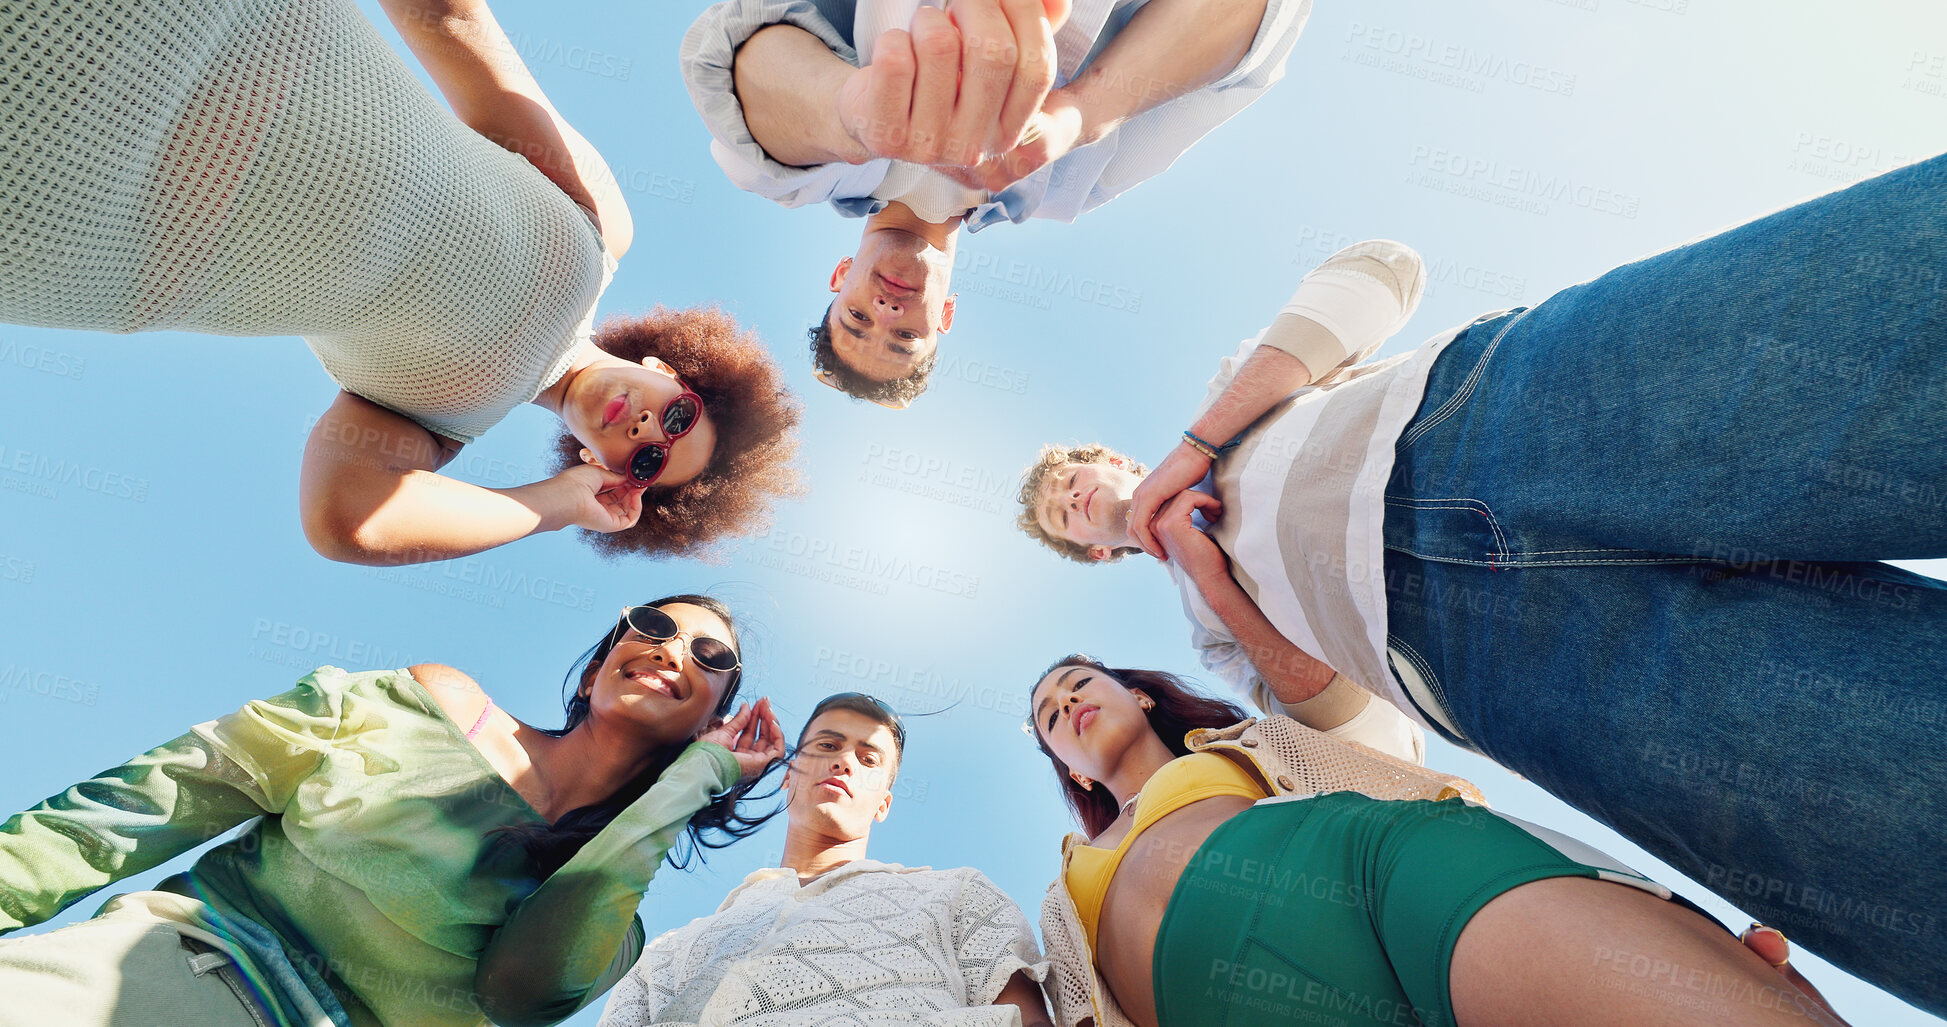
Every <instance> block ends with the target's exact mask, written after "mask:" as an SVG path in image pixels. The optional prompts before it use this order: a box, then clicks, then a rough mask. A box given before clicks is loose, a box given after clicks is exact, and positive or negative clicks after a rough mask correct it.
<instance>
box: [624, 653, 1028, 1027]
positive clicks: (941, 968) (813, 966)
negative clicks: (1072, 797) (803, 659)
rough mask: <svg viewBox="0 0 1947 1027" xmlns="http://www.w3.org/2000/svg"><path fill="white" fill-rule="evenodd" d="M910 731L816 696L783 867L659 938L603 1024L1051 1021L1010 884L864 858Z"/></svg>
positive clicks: (955, 1025)
mask: <svg viewBox="0 0 1947 1027" xmlns="http://www.w3.org/2000/svg"><path fill="white" fill-rule="evenodd" d="M904 744H905V729H904V728H903V726H902V725H901V723H900V720H899V717H898V715H897V714H895V713H893V711H892V710H891V709H890V708H889V707H887V706H885V705H884V704H883V703H881V702H880V701H879V700H877V699H874V698H872V697H871V696H868V695H864V694H862V693H857V692H845V693H840V694H838V695H834V696H829V697H827V698H826V699H825V700H823V701H822V702H820V703H819V704H818V705H817V707H815V708H814V709H813V711H812V715H811V718H810V719H809V720H808V721H807V722H806V724H805V727H804V731H803V732H802V733H801V734H800V735H799V738H798V745H797V748H796V750H795V755H794V756H793V758H792V760H791V763H790V764H789V766H788V767H787V769H786V771H785V778H784V786H785V789H786V792H787V794H788V796H789V800H788V805H787V806H786V815H787V817H788V818H789V823H790V826H789V829H788V831H787V833H786V834H785V840H784V857H783V860H782V862H783V866H780V867H773V868H769V869H765V870H759V871H756V872H755V873H753V874H751V875H750V876H749V877H746V878H745V879H744V883H743V884H741V885H739V886H737V888H735V889H734V890H732V891H731V893H730V894H729V896H728V897H726V898H725V899H724V900H723V905H722V906H720V907H718V909H717V911H716V912H715V913H713V914H711V915H710V916H706V917H700V918H698V919H696V920H694V921H691V922H690V923H689V924H688V925H686V926H684V927H679V928H677V929H676V930H673V931H670V932H668V933H666V934H664V935H662V936H661V937H659V938H657V939H655V940H654V941H651V942H650V943H649V944H648V946H647V947H646V948H644V950H643V953H642V957H641V959H639V960H638V961H637V962H636V965H635V967H634V968H633V969H631V970H630V971H629V973H628V975H627V976H625V977H624V978H622V980H621V981H620V982H619V983H617V984H616V986H615V990H614V991H613V992H611V993H610V995H609V1000H608V1006H607V1008H605V1009H604V1010H603V1011H602V1021H601V1022H602V1027H641V1025H644V1024H700V1025H727V1024H738V1025H744V1027H756V1025H763V1027H784V1025H792V1027H813V1025H819V1024H828V1023H829V1024H856V1023H859V1022H862V1020H863V1019H864V1018H865V1017H866V1016H869V1017H870V1022H872V1023H886V1024H891V1023H902V1024H929V1025H939V1027H948V1025H951V1027H1010V1025H1021V1027H1036V1025H1045V1024H1048V1023H1049V1022H1050V1021H1049V1019H1048V1013H1047V1005H1046V1002H1045V1000H1044V998H1043V996H1042V992H1041V985H1040V983H1039V982H1040V981H1041V980H1042V979H1043V978H1044V977H1045V976H1046V975H1047V963H1046V962H1045V961H1044V960H1043V959H1042V958H1041V953H1040V949H1039V947H1038V946H1037V945H1036V944H1035V940H1034V931H1033V929H1032V928H1031V927H1030V926H1029V925H1028V921H1027V918H1026V917H1024V916H1023V915H1022V914H1021V910H1020V907H1018V906H1016V905H1015V904H1014V901H1013V900H1012V899H1010V898H1008V897H1007V895H1006V893H1004V892H1002V891H1001V890H1000V889H999V888H998V887H996V886H995V885H994V883H993V882H992V881H989V880H988V879H987V878H986V877H985V876H983V875H982V874H981V873H980V872H979V871H977V870H973V869H971V868H967V867H959V868H953V869H947V870H932V869H928V868H923V867H921V868H911V867H903V866H899V865H897V864H893V863H880V862H877V861H875V860H871V859H867V858H865V850H866V844H867V842H868V841H870V839H871V834H872V825H873V824H874V823H876V822H878V821H881V820H884V819H885V818H886V815H887V814H888V813H889V812H890V811H891V809H892V786H893V781H894V779H895V778H896V777H897V776H898V773H899V764H900V760H901V758H902V756H903V754H904V753H903V750H904ZM867 1011H869V1013H868V1012H867Z"/></svg>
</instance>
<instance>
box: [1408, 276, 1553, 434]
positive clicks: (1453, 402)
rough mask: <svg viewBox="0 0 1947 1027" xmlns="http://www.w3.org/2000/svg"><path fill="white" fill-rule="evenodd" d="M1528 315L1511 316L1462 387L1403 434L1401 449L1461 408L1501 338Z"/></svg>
mask: <svg viewBox="0 0 1947 1027" xmlns="http://www.w3.org/2000/svg"><path fill="white" fill-rule="evenodd" d="M1530 309H1533V308H1530ZM1527 316H1528V311H1526V310H1524V311H1522V312H1521V313H1519V314H1516V315H1514V317H1513V318H1511V319H1510V320H1509V321H1508V323H1507V324H1506V325H1505V326H1503V327H1502V328H1501V330H1500V331H1499V332H1497V333H1495V335H1494V339H1493V341H1491V342H1489V343H1488V344H1487V348H1486V349H1485V350H1482V351H1481V358H1480V359H1479V360H1477V361H1475V362H1474V366H1473V368H1472V369H1471V370H1469V371H1468V372H1467V377H1466V378H1465V379H1464V380H1462V381H1461V383H1460V387H1459V388H1457V389H1455V390H1454V394H1453V395H1452V396H1449V397H1447V401H1446V402H1445V403H1442V404H1441V405H1440V408H1439V409H1438V410H1435V411H1434V412H1433V413H1432V414H1430V415H1428V416H1427V419H1426V420H1425V421H1422V422H1421V423H1419V424H1416V425H1414V426H1413V427H1412V429H1411V430H1409V431H1408V432H1407V433H1406V434H1405V435H1403V436H1401V437H1400V440H1399V448H1401V449H1406V448H1410V447H1411V446H1413V445H1414V444H1415V443H1417V442H1419V441H1420V439H1421V438H1422V437H1424V436H1425V435H1426V433H1427V432H1430V431H1432V430H1433V429H1435V428H1437V427H1439V426H1440V423H1441V422H1442V421H1445V420H1446V419H1447V418H1449V417H1452V416H1453V415H1454V413H1455V412H1456V411H1457V410H1459V408H1460V407H1461V406H1462V405H1463V404H1465V403H1466V402H1467V400H1468V399H1469V398H1470V397H1471V396H1472V395H1473V394H1474V386H1475V385H1476V384H1478V383H1479V381H1480V377H1481V374H1482V373H1483V372H1484V370H1485V369H1486V367H1487V362H1488V361H1489V360H1490V359H1492V358H1493V356H1494V351H1495V350H1496V349H1498V348H1500V345H1501V340H1502V339H1504V338H1506V337H1507V334H1508V333H1509V332H1511V331H1513V330H1514V326H1515V325H1518V324H1520V323H1521V321H1522V319H1523V318H1526V317H1527Z"/></svg>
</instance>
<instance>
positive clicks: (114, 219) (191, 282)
mask: <svg viewBox="0 0 1947 1027" xmlns="http://www.w3.org/2000/svg"><path fill="white" fill-rule="evenodd" d="M0 140H4V142H3V143H0V320H5V321H12V322H17V323H22V324H36V325H47V326H52V327H63V328H84V329H92V330H96V331H109V332H137V331H152V330H162V329H179V330H185V331H197V332H209V333H213V334H219V335H302V336H304V337H305V340H306V341H307V342H308V343H309V344H310V346H311V348H312V350H313V351H314V352H315V353H316V354H317V356H318V359H319V361H320V362H321V363H323V364H324V366H325V370H326V371H327V372H329V373H330V374H331V376H332V377H333V378H334V379H335V380H337V382H338V383H339V384H340V385H342V386H343V387H345V388H346V389H348V390H350V391H352V392H355V393H357V394H359V395H361V396H364V397H366V398H367V399H370V400H372V401H374V402H377V403H379V404H381V405H384V406H386V407H390V408H391V409H393V410H397V411H398V412H400V413H402V414H405V415H406V416H409V417H411V418H413V419H414V420H416V421H418V422H419V423H420V424H423V425H425V426H426V427H427V428H429V429H431V430H433V431H436V432H439V433H441V434H443V435H447V436H450V437H452V438H455V439H459V440H460V441H463V442H466V441H472V439H473V438H475V437H477V436H478V435H479V434H480V433H481V432H484V431H485V430H486V429H487V428H488V427H490V426H492V425H493V424H494V423H495V422H497V421H498V420H500V419H501V418H502V417H504V416H505V415H506V414H507V412H508V411H510V410H512V409H513V408H514V407H516V406H518V405H520V404H521V403H524V402H527V401H529V400H531V399H533V398H534V396H535V395H537V394H538V393H539V392H540V390H541V389H542V388H545V387H546V386H547V385H549V384H552V383H553V382H554V381H555V380H556V379H558V378H559V377H560V375H561V374H562V373H563V372H564V371H565V370H566V368H567V364H568V361H569V357H570V354H571V352H572V350H573V349H574V347H575V345H576V343H577V342H578V341H579V340H581V339H582V338H586V337H587V336H588V334H589V333H590V329H591V326H592V319H593V313H594V306H595V300H596V298H597V297H598V296H599V295H600V293H601V290H602V288H603V286H604V285H605V284H606V280H607V274H608V272H609V271H611V270H612V261H610V260H609V259H608V258H607V256H606V254H605V253H604V251H603V249H602V246H601V242H600V240H599V238H598V237H597V235H596V233H595V231H594V229H593V226H592V225H591V224H590V222H589V220H588V217H587V215H586V214H585V213H584V212H583V211H582V210H581V209H580V208H579V207H577V206H576V205H575V204H574V202H573V201H571V200H569V199H568V197H567V195H566V194H564V193H563V192H562V191H561V190H560V189H559V188H557V187H556V186H555V185H554V184H553V183H551V182H549V181H548V180H547V178H546V177H544V176H543V175H541V173H540V172H538V171H536V170H535V169H534V168H533V166H532V165H530V164H528V162H527V161H525V160H524V159H522V158H520V157H518V156H515V155H514V154H512V153H509V152H508V151H506V150H504V149H502V148H500V147H499V146H496V145H495V144H494V143H492V142H491V141H489V140H487V139H485V138H484V137H482V136H480V135H479V134H478V133H475V132H474V131H472V130H471V129H469V128H467V127H466V126H465V125H463V124H461V123H460V122H459V120H458V119H456V118H455V117H454V116H453V115H452V114H451V113H450V112H449V111H448V110H447V109H446V108H445V107H444V105H442V104H441V103H439V102H438V101H437V100H435V99H434V98H433V97H432V95H431V94H429V93H428V92H427V91H426V89H425V88H424V87H423V86H421V85H420V84H419V82H418V81H417V80H416V79H415V78H414V76H413V74H412V72H411V70H410V69H409V68H408V67H407V65H406V63H405V62H404V61H403V60H401V58H400V57H399V55H398V54H396V53H395V52H393V50H392V49H391V48H390V47H389V46H387V45H386V43H385V41H384V39H383V38H381V37H380V36H379V34H378V32H377V30H376V29H375V28H374V27H373V26H372V24H371V23H370V22H369V21H368V20H367V19H366V18H365V16H364V15H363V14H361V13H360V12H359V11H358V9H357V7H356V6H354V5H353V4H352V3H351V2H350V0H154V2H137V0H67V2H61V0H6V2H5V4H4V7H3V8H0Z"/></svg>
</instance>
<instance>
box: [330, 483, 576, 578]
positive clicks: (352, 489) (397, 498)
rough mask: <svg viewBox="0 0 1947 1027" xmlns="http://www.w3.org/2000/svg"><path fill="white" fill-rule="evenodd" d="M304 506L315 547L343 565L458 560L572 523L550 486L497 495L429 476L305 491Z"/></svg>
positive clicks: (526, 487) (508, 490)
mask: <svg viewBox="0 0 1947 1027" xmlns="http://www.w3.org/2000/svg"><path fill="white" fill-rule="evenodd" d="M299 501H300V502H302V503H303V504H304V518H303V519H304V530H305V535H306V537H307V538H309V539H310V541H311V545H312V547H313V548H314V549H316V550H317V551H318V553H319V554H320V555H322V556H324V557H326V558H328V559H332V560H337V561H339V562H341V563H357V564H369V565H387V564H392V565H398V564H412V563H428V562H431V561H435V560H452V559H456V558H458V557H462V556H471V555H473V554H475V553H479V552H484V551H486V550H488V549H492V548H494V547H495V546H502V545H506V544H507V543H509V542H513V541H515V540H517V539H521V538H525V537H527V536H529V535H533V534H537V533H540V532H545V531H554V530H557V529H559V528H561V527H564V526H565V525H566V524H568V523H570V522H569V520H568V512H567V510H566V509H565V508H563V507H562V506H561V499H560V497H559V495H558V492H556V491H555V490H551V489H550V488H548V482H545V481H542V482H535V483H533V484H530V485H520V486H516V487H514V488H506V489H489V488H484V487H482V486H479V485H474V484H471V483H468V482H464V481H460V480H458V479H455V478H449V477H446V476H445V475H442V474H438V473H436V472H433V471H424V470H409V471H403V472H400V473H398V474H388V475H385V476H384V480H383V481H369V480H365V481H359V482H357V483H356V484H349V485H347V486H346V487H345V488H343V489H341V490H335V491H334V490H331V489H328V488H317V489H312V488H305V489H301V490H300V492H299Z"/></svg>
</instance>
